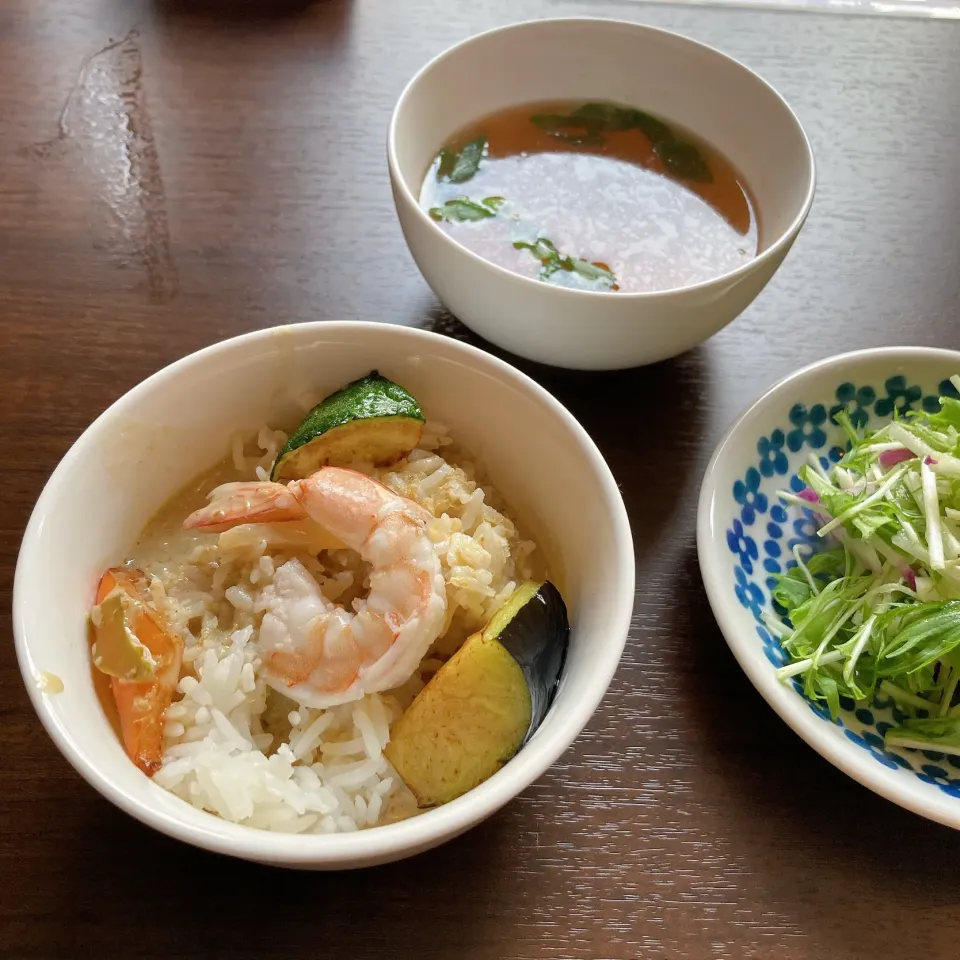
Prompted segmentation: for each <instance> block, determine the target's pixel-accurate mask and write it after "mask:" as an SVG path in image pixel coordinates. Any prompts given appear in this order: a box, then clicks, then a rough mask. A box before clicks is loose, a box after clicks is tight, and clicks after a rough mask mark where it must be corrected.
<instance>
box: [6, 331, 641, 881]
mask: <svg viewBox="0 0 960 960" xmlns="http://www.w3.org/2000/svg"><path fill="white" fill-rule="evenodd" d="M373 368H376V369H378V370H380V371H381V372H382V373H384V375H386V376H389V377H391V378H393V379H395V380H397V381H399V382H400V383H402V384H404V385H405V386H406V387H408V388H409V389H410V390H411V391H412V392H413V393H414V394H415V395H416V396H417V398H418V399H419V400H420V401H421V403H422V405H423V407H424V410H425V412H426V414H427V416H428V417H429V416H433V417H435V418H437V419H442V420H443V422H445V423H447V424H449V425H450V427H451V429H452V431H453V433H454V434H455V436H456V437H457V438H458V439H460V440H461V441H462V442H463V443H464V444H465V445H466V446H467V447H468V448H469V449H470V450H471V452H472V453H474V454H475V455H476V456H478V457H479V458H480V459H481V460H482V462H483V463H484V464H485V465H486V466H487V467H488V469H489V473H490V476H491V478H492V481H493V482H494V484H495V485H496V486H497V487H498V488H499V490H500V491H501V492H502V494H503V495H504V497H505V498H506V500H507V502H508V503H509V504H510V505H511V506H512V507H513V508H514V509H515V510H516V512H517V514H518V515H519V516H520V517H522V519H523V522H524V523H525V524H526V525H527V527H528V528H529V529H530V531H531V533H532V535H534V536H535V537H536V538H537V540H538V543H539V544H540V545H541V547H542V548H543V549H544V550H545V552H546V556H547V557H548V562H549V565H550V567H551V577H552V578H553V579H554V580H555V581H556V582H557V584H558V586H559V587H560V589H561V592H562V593H563V595H564V598H565V599H566V602H567V604H568V607H569V610H570V615H571V622H572V634H571V642H570V649H569V655H568V658H567V662H566V667H565V670H564V673H563V677H562V680H561V684H560V689H559V691H558V694H557V698H556V700H555V702H554V704H553V707H552V708H551V710H550V712H549V714H548V715H547V717H546V719H545V720H544V722H543V724H542V725H541V726H540V728H539V729H538V730H537V732H536V733H535V734H534V736H533V737H532V738H531V740H530V742H529V743H528V744H527V745H526V746H525V747H524V748H523V749H522V750H521V751H520V753H519V754H518V755H517V756H516V757H515V758H514V759H513V760H511V761H510V762H509V763H508V764H507V765H506V766H505V767H504V768H503V769H502V770H501V771H499V772H498V773H497V774H496V775H495V776H493V777H492V778H491V779H490V780H488V781H487V782H486V783H483V784H481V785H480V786H479V787H477V788H476V789H475V790H472V791H470V792H469V793H468V794H466V795H464V796H463V797H460V798H459V799H457V800H455V801H453V802H452V803H449V804H447V805H446V806H443V807H440V808H437V809H435V810H431V811H429V812H427V813H425V814H423V815H421V816H419V817H415V818H413V819H410V820H407V821H404V822H401V823H396V824H391V825H388V826H383V827H376V828H373V829H370V830H367V831H362V832H359V833H351V834H338V835H333V836H302V835H300V836H285V835H280V834H272V833H268V832H264V831H260V830H254V829H251V828H247V827H242V826H237V825H235V824H231V823H227V822H226V821H223V820H220V819H218V818H216V817H214V816H213V815H211V814H207V813H204V812H201V811H199V810H196V809H194V808H193V807H191V806H190V805H189V804H187V803H185V802H183V801H182V800H180V799H178V798H177V797H175V796H173V795H172V794H170V793H168V792H166V791H165V790H163V789H161V788H160V787H158V786H157V785H155V784H154V783H153V782H152V781H151V780H150V779H149V778H147V777H146V776H144V775H143V774H142V773H140V771H139V770H137V768H136V767H135V766H134V765H133V764H132V763H131V762H130V761H129V760H128V759H127V757H126V755H125V754H124V752H123V750H122V748H121V745H120V743H119V741H118V739H117V737H116V736H115V735H114V732H113V730H112V729H111V727H110V725H109V723H108V721H107V718H106V716H105V715H104V712H103V710H102V708H101V706H100V703H99V702H98V700H97V698H96V695H95V692H94V688H93V684H92V681H91V672H90V653H89V646H88V640H87V626H86V623H87V620H86V617H87V611H88V608H89V605H90V603H91V601H92V597H93V592H94V589H95V585H96V582H97V579H98V577H99V575H100V573H101V572H102V570H103V569H104V568H105V567H107V566H109V565H110V564H112V563H116V562H118V561H120V560H122V559H123V558H124V556H125V555H126V554H127V552H128V551H129V550H130V548H131V546H132V545H133V543H134V540H135V538H136V537H137V535H138V533H139V531H140V530H141V528H142V527H143V526H144V524H145V523H146V522H147V520H148V519H149V518H150V517H151V515H152V514H153V513H154V512H155V511H156V510H157V509H158V508H159V507H160V506H161V505H162V504H163V503H164V502H165V501H166V500H167V498H168V497H170V496H171V494H173V493H174V492H175V491H176V490H177V489H178V488H179V487H180V486H181V485H182V484H184V483H185V482H186V481H188V480H189V479H190V478H192V477H193V476H195V475H196V474H198V473H199V472H200V471H202V470H204V469H205V468H207V467H209V466H211V465H212V464H213V463H215V462H216V461H217V460H218V459H219V458H221V457H223V456H226V455H227V444H228V438H229V437H230V435H231V434H232V433H233V432H234V431H236V430H239V429H247V428H252V429H255V428H256V427H257V425H258V424H261V423H264V422H268V421H269V422H271V423H276V424H291V423H295V422H296V420H297V419H298V412H297V411H298V410H299V408H298V407H297V406H296V404H295V398H296V397H298V396H302V395H303V394H304V393H305V392H307V391H310V392H316V391H323V390H331V391H332V390H333V389H336V388H337V387H339V386H341V385H342V384H343V383H345V382H347V381H348V380H351V379H353V378H355V377H357V376H361V375H363V374H365V373H367V372H369V371H370V370H371V369H373ZM633 595H634V559H633V545H632V539H631V535H630V526H629V522H628V519H627V514H626V510H625V509H624V505H623V501H622V499H621V497H620V493H619V491H618V489H617V485H616V482H615V481H614V479H613V477H612V476H611V474H610V471H609V469H608V467H607V465H606V463H605V461H604V459H603V457H602V456H601V455H600V453H599V451H598V450H597V448H596V447H595V446H594V444H593V442H592V441H591V440H590V438H589V437H588V436H587V434H586V433H585V432H584V430H583V428H582V427H580V425H579V424H578V423H577V422H576V420H574V418H573V417H572V416H571V415H570V414H569V413H568V412H567V411H566V410H565V409H564V408H563V407H562V406H561V405H560V404H559V403H558V402H557V401H556V400H554V399H553V398H552V397H551V396H550V395H549V394H548V393H546V391H544V390H543V389H542V388H540V387H539V386H538V385H537V384H536V383H534V382H533V381H532V380H530V379H529V378H527V377H526V376H524V375H523V374H522V373H520V372H518V371H517V370H515V369H513V368H512V367H510V366H508V365H507V364H505V363H503V362H502V361H500V360H497V359H496V358H494V357H491V356H489V355H488V354H486V353H483V352H482V351H480V350H477V349H474V348H472V347H469V346H467V345H465V344H462V343H458V342H456V341H454V340H452V339H448V338H446V337H441V336H438V335H435V334H431V333H426V332H423V331H418V330H414V329H410V328H406V327H401V326H391V325H387V324H376V323H306V324H301V325H296V326H288V327H278V328H276V329H271V330H264V331H260V332H258V333H252V334H249V335H247V336H243V337H238V338H236V339H233V340H226V341H224V342H223V343H218V344H215V345H214V346H212V347H209V348H207V349H205V350H201V351H200V352H199V353H195V354H192V355H191V356H188V357H186V358H185V359H183V360H180V361H178V362H176V363H174V364H172V365H171V366H169V367H166V368H165V369H163V370H161V371H160V372H159V373H157V374H155V375H154V376H152V377H150V378H149V379H148V380H146V381H144V382H143V383H141V384H140V385H139V386H137V387H135V388H134V389H133V390H131V391H130V392H129V393H128V394H126V395H125V396H124V397H122V398H121V399H120V400H118V401H117V402H116V403H115V404H114V405H113V406H112V407H110V409H108V410H107V411H106V412H105V413H104V414H103V415H102V416H100V417H99V418H98V419H97V420H96V422H95V423H94V424H93V425H92V426H90V427H89V428H88V429H87V430H86V431H85V432H84V434H83V435H82V436H81V437H80V439H79V440H77V442H76V443H75V444H74V445H73V447H72V448H71V449H70V451H69V452H68V453H67V455H66V456H65V457H64V458H63V461H62V462H61V463H60V465H59V466H58V467H57V469H56V471H55V472H54V474H53V476H52V477H51V478H50V480H49V482H48V483H47V486H46V488H45V489H44V491H43V493H42V495H41V496H40V499H39V501H38V503H37V506H36V509H35V510H34V513H33V516H32V517H31V519H30V523H29V525H28V527H27V530H26V534H25V536H24V539H23V545H22V547H21V550H20V557H19V561H18V564H17V572H16V581H15V586H14V604H13V606H14V618H13V622H14V634H15V636H16V648H17V656H18V657H19V660H20V666H21V670H22V673H23V677H24V680H25V682H26V685H27V689H28V691H29V693H30V697H31V699H32V700H33V704H34V707H35V708H36V711H37V713H38V714H39V716H40V719H41V720H42V721H43V725H44V726H45V727H46V729H47V732H48V733H49V734H50V736H51V737H52V738H53V740H54V742H55V743H56V745H57V746H58V747H59V748H60V750H61V751H62V752H63V754H64V756H65V757H66V758H67V759H68V760H69V761H70V763H72V764H73V766H74V767H75V768H76V769H77V770H78V771H79V772H80V773H81V774H82V775H83V776H84V777H85V778H86V779H87V780H88V781H89V782H90V783H91V784H92V785H93V786H94V787H96V789H97V790H99V791H100V792H101V793H102V794H103V795H104V796H105V797H107V798H108V799H109V800H111V801H113V803H115V804H116V805H117V806H118V807H120V808H121V809H123V810H125V811H126V812H127V813H129V814H132V815H133V816H134V817H136V818H137V819H139V820H141V821H143V822H144V823H146V824H148V825H150V826H152V827H155V828H156V829H158V830H161V831H162V832H164V833H167V834H169V835H170V836H172V837H176V838H178V839H180V840H184V841H186V842H188V843H192V844H195V845H197V846H200V847H205V848H207V849H209V850H215V851H218V852H220V853H226V854H231V855H233V856H237V857H243V858H246V859H249V860H257V861H261V862H265V863H271V864H277V865H285V866H295V867H308V868H321V869H323V868H326V869H330V868H343V867H359V866H366V865H370V864H376V863H383V862H386V861H389V860H395V859H399V858H400V857H404V856H409V855H411V854H414V853H418V852H420V851H422V850H426V849H428V848H430V847H433V846H435V845H436V844H438V843H441V842H442V841H444V840H447V839H449V838H451V837H454V836H456V835H457V834H459V833H462V832H463V831H464V830H466V829H467V828H469V827H471V826H472V825H474V824H476V823H477V822H479V821H480V820H482V819H483V818H485V817H487V816H489V815H490V814H491V813H493V812H494V811H495V810H497V809H498V808H499V807H501V806H502V805H503V804H505V803H506V802H507V801H508V800H510V799H511V798H512V797H514V796H516V795H517V794H518V793H520V791H521V790H523V789H524V788H525V787H527V786H528V785H529V784H530V783H532V782H533V781H534V780H536V779H537V778H538V777H539V776H540V775H541V774H542V773H543V772H544V771H545V770H546V769H547V767H548V766H549V765H550V764H551V763H553V761H554V760H556V759H557V757H559V756H560V754H561V753H562V752H563V751H564V750H565V749H566V748H567V747H568V746H569V745H570V744H571V742H572V741H573V740H574V738H575V737H576V736H577V735H578V734H579V732H580V730H581V729H582V728H583V726H584V724H585V723H586V722H587V720H588V719H589V717H590V716H591V714H592V713H593V711H594V710H595V709H596V707H597V704H598V703H599V702H600V700H601V698H602V697H603V694H604V691H605V690H606V689H607V685H608V684H609V682H610V679H611V677H612V676H613V673H614V671H615V669H616V667H617V663H618V661H619V659H620V654H621V651H622V649H623V644H624V641H625V639H626V634H627V628H628V626H629V623H630V616H631V612H632V609H633ZM41 671H49V672H51V673H53V674H55V675H57V676H58V677H60V678H61V679H62V680H63V683H64V688H65V689H64V690H63V692H62V693H59V694H50V693H43V692H41V689H40V681H39V678H40V677H41Z"/></svg>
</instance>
